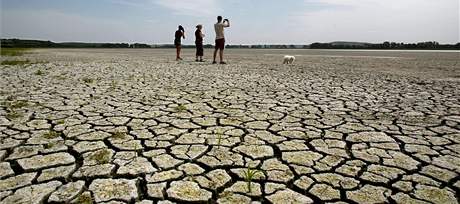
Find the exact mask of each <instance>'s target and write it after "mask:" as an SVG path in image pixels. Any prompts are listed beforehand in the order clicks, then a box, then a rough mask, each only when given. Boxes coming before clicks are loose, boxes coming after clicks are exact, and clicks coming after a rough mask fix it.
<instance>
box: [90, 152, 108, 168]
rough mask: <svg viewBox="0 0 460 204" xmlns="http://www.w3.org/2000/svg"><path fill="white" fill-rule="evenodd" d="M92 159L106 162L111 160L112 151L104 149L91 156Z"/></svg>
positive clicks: (99, 162)
mask: <svg viewBox="0 0 460 204" xmlns="http://www.w3.org/2000/svg"><path fill="white" fill-rule="evenodd" d="M89 159H90V160H94V161H96V162H97V163H98V164H106V163H109V162H110V151H109V150H108V149H103V150H99V151H97V152H95V153H94V154H92V155H91V156H89Z"/></svg>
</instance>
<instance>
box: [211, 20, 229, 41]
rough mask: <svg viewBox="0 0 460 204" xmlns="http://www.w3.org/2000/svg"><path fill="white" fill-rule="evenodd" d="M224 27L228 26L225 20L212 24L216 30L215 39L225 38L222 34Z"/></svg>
mask: <svg viewBox="0 0 460 204" xmlns="http://www.w3.org/2000/svg"><path fill="white" fill-rule="evenodd" d="M226 27H229V25H228V23H227V22H225V23H223V22H220V23H216V24H214V30H215V31H216V40H217V39H222V38H225V36H224V28H226Z"/></svg>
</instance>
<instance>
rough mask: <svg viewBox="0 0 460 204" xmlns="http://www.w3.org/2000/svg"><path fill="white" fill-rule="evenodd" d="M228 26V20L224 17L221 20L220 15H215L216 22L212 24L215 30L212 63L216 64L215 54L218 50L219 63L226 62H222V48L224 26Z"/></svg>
mask: <svg viewBox="0 0 460 204" xmlns="http://www.w3.org/2000/svg"><path fill="white" fill-rule="evenodd" d="M228 27H230V21H229V20H228V19H225V20H224V21H222V16H217V23H216V24H214V30H215V31H216V48H215V49H214V60H213V61H212V63H213V64H216V63H217V62H216V55H217V51H218V50H219V57H220V64H226V63H225V62H224V48H225V36H224V28H228Z"/></svg>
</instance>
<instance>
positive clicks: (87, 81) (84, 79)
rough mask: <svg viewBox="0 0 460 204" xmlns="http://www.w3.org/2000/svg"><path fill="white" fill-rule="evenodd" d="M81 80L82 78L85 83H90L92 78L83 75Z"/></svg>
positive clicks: (92, 80)
mask: <svg viewBox="0 0 460 204" xmlns="http://www.w3.org/2000/svg"><path fill="white" fill-rule="evenodd" d="M82 80H83V82H85V83H87V84H91V83H93V82H94V79H92V78H89V77H84V78H83V79H82Z"/></svg>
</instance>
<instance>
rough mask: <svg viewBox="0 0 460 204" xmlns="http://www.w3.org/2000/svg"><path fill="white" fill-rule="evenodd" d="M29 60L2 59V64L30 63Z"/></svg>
mask: <svg viewBox="0 0 460 204" xmlns="http://www.w3.org/2000/svg"><path fill="white" fill-rule="evenodd" d="M30 63H31V62H30V61H29V60H5V61H2V63H1V64H2V65H26V64H30Z"/></svg>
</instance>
